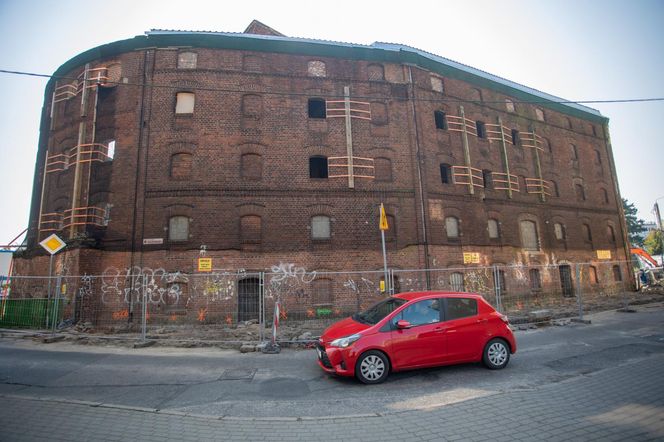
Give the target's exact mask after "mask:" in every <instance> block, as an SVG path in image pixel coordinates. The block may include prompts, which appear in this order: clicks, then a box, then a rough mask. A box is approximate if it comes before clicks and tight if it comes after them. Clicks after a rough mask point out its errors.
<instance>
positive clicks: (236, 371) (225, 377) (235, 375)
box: [219, 368, 256, 381]
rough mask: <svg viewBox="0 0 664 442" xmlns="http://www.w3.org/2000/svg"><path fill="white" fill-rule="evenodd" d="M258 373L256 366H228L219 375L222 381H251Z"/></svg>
mask: <svg viewBox="0 0 664 442" xmlns="http://www.w3.org/2000/svg"><path fill="white" fill-rule="evenodd" d="M255 374H256V369H255V368H227V369H226V370H224V372H223V373H222V374H221V376H220V377H219V380H220V381H244V380H247V381H250V380H252V379H253V378H254V375H255Z"/></svg>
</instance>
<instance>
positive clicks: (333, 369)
mask: <svg viewBox="0 0 664 442" xmlns="http://www.w3.org/2000/svg"><path fill="white" fill-rule="evenodd" d="M316 353H317V354H318V365H320V367H321V368H322V369H323V370H325V371H326V372H328V373H331V374H336V375H339V376H354V375H355V370H354V368H355V367H354V364H353V363H351V362H350V360H349V359H350V358H349V353H350V352H349V349H347V348H337V347H327V348H325V347H323V346H322V345H320V344H317V345H316Z"/></svg>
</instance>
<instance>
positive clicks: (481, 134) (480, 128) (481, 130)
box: [475, 121, 486, 138]
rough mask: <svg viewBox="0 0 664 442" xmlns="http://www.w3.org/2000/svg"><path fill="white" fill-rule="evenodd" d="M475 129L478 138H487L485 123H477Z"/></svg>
mask: <svg viewBox="0 0 664 442" xmlns="http://www.w3.org/2000/svg"><path fill="white" fill-rule="evenodd" d="M475 129H477V137H478V138H486V125H485V124H484V121H476V122H475Z"/></svg>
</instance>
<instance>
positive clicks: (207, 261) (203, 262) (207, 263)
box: [198, 258, 212, 272]
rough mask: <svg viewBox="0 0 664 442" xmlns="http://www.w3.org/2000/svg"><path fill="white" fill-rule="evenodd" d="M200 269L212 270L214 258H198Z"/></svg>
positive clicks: (202, 270)
mask: <svg viewBox="0 0 664 442" xmlns="http://www.w3.org/2000/svg"><path fill="white" fill-rule="evenodd" d="M198 271H199V272H211V271H212V258H198Z"/></svg>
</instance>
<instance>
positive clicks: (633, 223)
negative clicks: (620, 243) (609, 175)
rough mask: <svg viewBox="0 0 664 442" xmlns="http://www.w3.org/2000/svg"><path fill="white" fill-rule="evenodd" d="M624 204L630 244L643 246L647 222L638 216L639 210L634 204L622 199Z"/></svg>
mask: <svg viewBox="0 0 664 442" xmlns="http://www.w3.org/2000/svg"><path fill="white" fill-rule="evenodd" d="M622 202H623V209H624V211H625V221H627V233H628V235H629V242H630V243H631V244H632V245H634V246H641V245H642V244H643V232H645V231H646V228H645V227H643V224H644V223H645V221H643V220H642V219H640V218H638V217H637V216H636V214H637V212H638V210H637V208H636V207H635V206H634V204H633V203H630V202H629V201H627V200H626V199H625V198H623V199H622Z"/></svg>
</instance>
